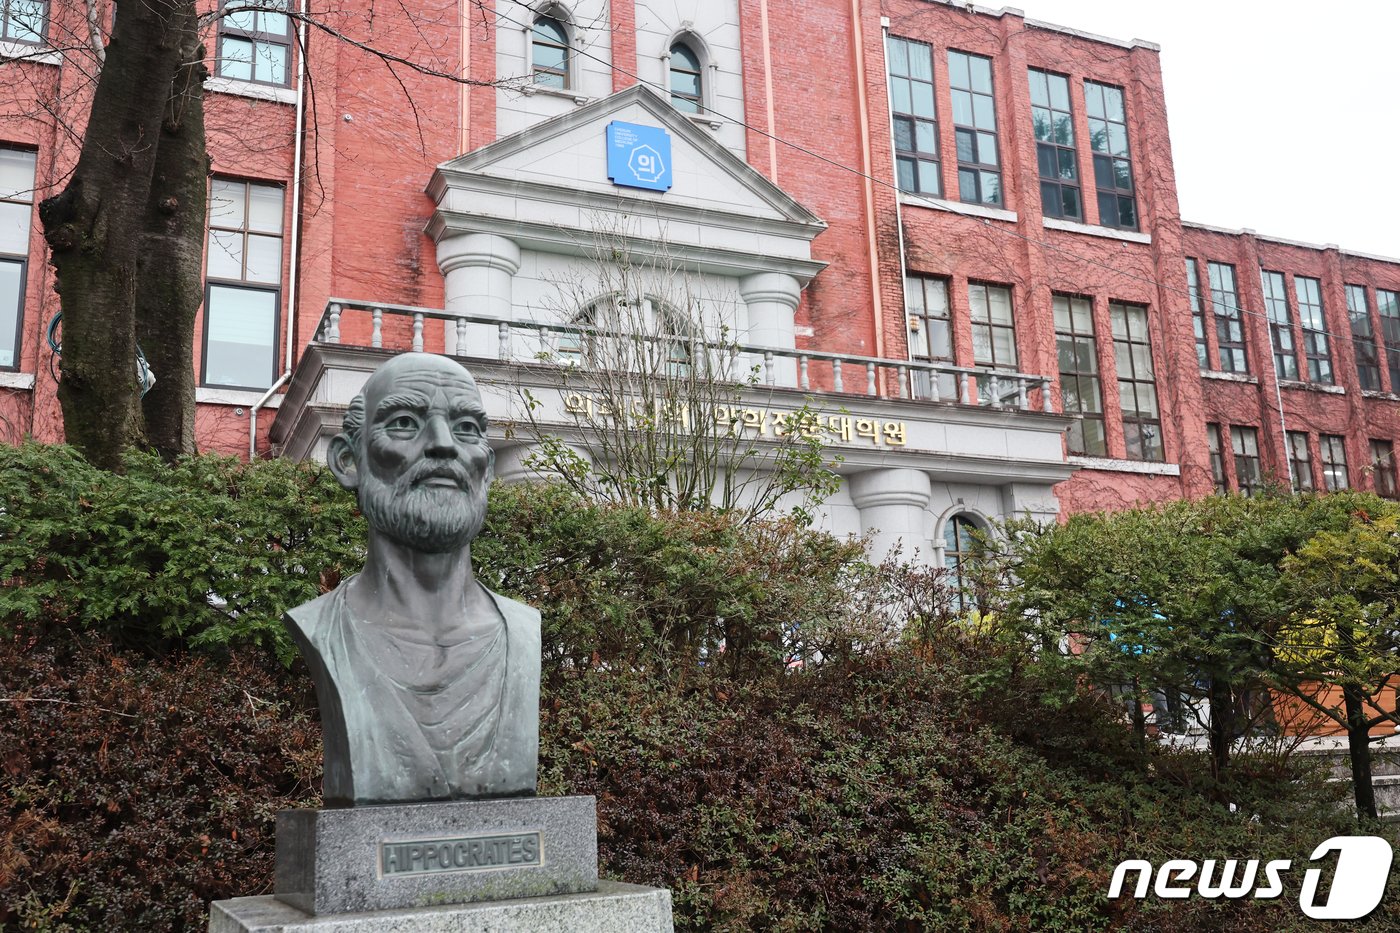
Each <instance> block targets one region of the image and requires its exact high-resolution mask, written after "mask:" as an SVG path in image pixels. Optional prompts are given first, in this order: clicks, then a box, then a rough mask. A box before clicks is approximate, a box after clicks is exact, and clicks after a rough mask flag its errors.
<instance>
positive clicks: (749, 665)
mask: <svg viewBox="0 0 1400 933" xmlns="http://www.w3.org/2000/svg"><path fill="white" fill-rule="evenodd" d="M0 510H2V511H0V620H11V621H28V622H46V621H47V622H52V623H55V624H60V625H64V626H68V625H74V624H76V625H79V626H81V627H83V628H85V629H92V630H96V631H99V632H102V633H104V634H107V635H109V636H111V637H112V638H113V639H115V640H116V641H117V642H118V643H119V644H122V645H126V646H130V647H134V648H139V649H142V650H146V651H155V652H159V651H163V650H169V649H171V648H172V647H175V646H179V645H184V646H191V647H194V648H203V649H218V648H223V647H225V646H233V645H246V644H255V645H262V646H265V647H268V648H271V649H272V650H274V651H275V652H276V654H277V655H278V657H280V658H281V659H282V661H283V662H284V663H290V662H291V660H292V658H293V657H294V656H295V648H294V646H293V645H292V643H291V640H290V639H289V637H288V636H287V634H286V632H285V630H284V628H283V626H282V622H281V616H282V613H283V612H284V611H285V610H286V609H288V608H290V607H292V606H295V605H298V604H300V603H302V602H305V601H306V600H308V599H311V598H313V597H315V596H316V595H317V594H318V593H319V592H323V591H324V589H325V588H328V587H330V586H333V585H335V584H336V583H337V582H339V581H340V579H342V577H343V576H344V575H346V574H348V573H352V572H354V571H355V570H357V569H358V567H359V565H360V564H361V563H362V562H363V542H364V539H365V526H364V521H363V519H362V518H361V517H360V516H359V513H358V511H357V509H356V507H355V502H354V498H353V496H352V495H351V494H350V493H348V492H346V491H345V490H343V489H341V488H340V487H339V485H338V484H337V483H336V482H335V480H334V478H333V477H332V476H331V474H330V472H329V471H328V470H326V469H325V468H323V467H321V466H318V465H313V464H293V463H291V462H289V461H285V460H272V461H266V462H258V463H254V464H252V465H245V464H241V463H239V462H238V461H235V460H229V459H225V458H219V457H213V456H203V457H193V458H188V459H185V460H182V461H180V462H179V463H178V464H176V465H174V466H167V465H166V464H164V463H162V462H161V461H160V460H159V459H157V458H155V457H152V456H144V455H139V454H135V455H131V456H130V457H128V459H127V461H126V472H125V473H123V474H114V473H107V472H104V471H102V470H98V469H96V468H94V467H92V466H91V465H89V464H88V463H87V462H86V461H84V460H83V459H82V458H81V457H80V456H78V454H77V453H76V452H75V451H73V450H72V449H71V448H67V447H46V446H41V445H37V444H28V445H25V446H23V447H19V448H0ZM473 558H474V561H475V564H476V567H477V572H478V573H479V575H480V577H481V579H482V580H483V581H484V582H485V583H486V585H488V586H491V587H493V588H495V589H497V590H500V591H502V592H504V593H506V594H507V595H510V596H514V597H517V598H520V599H523V600H525V601H527V602H530V603H533V604H535V605H537V606H539V607H540V608H541V609H542V611H543V617H544V618H543V624H544V632H543V635H544V639H543V640H544V644H545V646H546V647H545V652H546V653H545V665H546V670H547V671H548V672H551V673H553V672H556V671H559V670H565V669H567V670H579V669H581V668H584V667H588V666H595V665H615V664H619V663H626V664H631V665H634V666H642V667H647V668H649V669H658V668H667V669H669V668H671V667H674V666H675V665H677V664H680V665H686V666H688V665H693V664H694V663H695V662H696V661H698V660H701V659H707V660H708V662H709V663H710V664H711V665H721V666H724V667H726V668H727V669H730V670H733V671H736V672H743V673H746V674H748V675H761V674H763V673H764V672H772V671H774V670H781V669H782V667H783V665H784V663H785V662H786V661H787V660H788V659H789V655H790V654H791V653H792V652H793V651H794V650H799V649H802V650H806V651H807V652H808V653H811V652H812V651H816V650H820V651H821V652H822V653H823V654H824V655H826V656H838V655H840V654H841V653H842V651H843V650H844V648H845V647H848V646H849V645H850V644H851V643H853V642H855V641H861V640H864V641H869V638H868V634H869V633H868V632H864V631H861V630H860V629H859V628H855V629H853V627H852V625H851V620H853V619H860V618H861V617H862V616H863V614H865V613H866V612H867V610H866V609H865V608H864V607H862V605H861V602H860V599H859V586H858V585H856V584H857V578H858V577H859V576H860V575H861V574H863V573H866V572H868V568H866V567H865V566H864V563H863V561H862V551H861V548H860V545H859V544H857V543H850V542H840V541H837V540H836V539H834V538H832V537H831V536H829V535H824V534H820V533H817V532H812V531H808V530H806V529H803V528H800V527H798V526H796V525H795V524H793V523H791V522H777V523H773V524H767V525H755V524H750V525H744V524H740V523H738V522H736V521H735V520H733V519H732V518H730V517H727V516H724V515H717V514H710V515H682V516H656V515H652V514H650V513H648V512H647V511H645V510H641V509H635V508H624V507H616V506H605V505H597V504H593V503H589V502H585V501H583V500H581V499H579V498H578V497H577V496H576V495H574V494H572V493H570V492H568V491H567V490H565V489H564V488H562V487H557V486H500V485H497V486H496V487H494V488H493V489H492V490H491V499H490V508H489V511H488V515H487V523H486V527H485V529H484V531H483V534H482V536H481V537H480V538H478V540H477V541H476V543H475V544H474V546H473ZM793 633H800V636H797V637H800V640H801V644H800V645H795V644H794V635H793ZM721 646H723V650H722V651H721V650H720V648H721Z"/></svg>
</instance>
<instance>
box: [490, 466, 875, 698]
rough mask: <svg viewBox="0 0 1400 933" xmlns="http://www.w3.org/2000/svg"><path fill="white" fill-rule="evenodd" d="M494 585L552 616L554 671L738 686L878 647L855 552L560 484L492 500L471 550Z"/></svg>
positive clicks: (778, 525)
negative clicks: (675, 674) (792, 665)
mask: <svg viewBox="0 0 1400 933" xmlns="http://www.w3.org/2000/svg"><path fill="white" fill-rule="evenodd" d="M472 557H473V560H474V562H475V564H476V567H477V573H478V575H479V577H480V578H481V579H482V581H483V582H484V583H486V585H487V586H490V587H492V588H494V589H497V590H500V591H501V592H504V593H506V594H508V595H510V596H514V597H516V598H518V599H522V600H524V601H525V602H528V603H531V604H533V605H536V606H538V607H539V608H540V610H541V613H542V614H543V620H542V622H543V627H544V631H543V636H544V651H545V669H546V672H547V674H552V675H555V676H557V675H558V674H559V673H561V672H563V671H568V670H572V671H578V670H583V669H586V668H589V667H599V666H604V667H608V666H617V665H627V666H631V667H634V668H646V669H649V670H653V671H671V670H688V669H692V668H694V667H695V666H696V664H697V662H701V663H704V664H705V665H706V666H708V667H711V668H715V667H718V668H722V669H724V670H725V671H727V672H729V673H732V674H736V675H742V676H761V675H763V674H765V673H767V674H774V673H779V672H781V671H782V670H783V669H784V667H785V665H786V664H787V663H788V662H789V661H792V660H794V659H800V658H809V659H810V658H812V657H815V656H818V655H820V656H821V657H823V658H825V659H828V660H831V659H834V658H839V657H843V656H845V655H846V654H847V653H849V652H850V651H851V650H853V647H854V646H855V645H857V644H860V645H867V646H868V645H870V644H871V643H872V642H874V641H878V640H879V638H880V635H881V628H882V625H883V622H882V620H881V619H879V618H878V617H877V616H875V615H874V614H873V613H872V611H871V607H870V606H869V605H868V604H867V603H864V602H862V592H861V591H862V587H861V585H860V582H859V581H860V579H861V578H862V576H863V575H865V574H868V573H869V572H870V568H868V567H867V566H866V565H865V562H864V551H863V549H862V547H861V545H860V543H859V542H851V541H838V540H837V539H835V538H833V537H831V536H830V535H827V534H822V533H820V532H815V531H811V530H808V529H806V528H803V527H801V526H800V525H798V524H796V523H795V522H792V521H776V522H769V523H751V524H742V523H740V522H739V521H738V520H737V519H736V518H734V517H732V516H728V515H725V514H722V513H680V514H669V515H668V514H662V515H656V514H652V513H650V512H648V511H646V510H645V509H640V508H634V507H627V506H616V505H599V504H594V503H590V502H587V501H585V500H583V499H581V498H580V497H579V496H578V495H577V494H575V493H573V492H571V491H569V490H568V489H566V488H564V487H562V486H547V485H539V486H513V487H496V488H493V489H492V497H491V509H490V511H489V513H488V515H487V522H486V527H485V529H484V531H483V533H482V535H481V537H480V538H478V539H477V541H476V543H475V544H474V545H473V546H472Z"/></svg>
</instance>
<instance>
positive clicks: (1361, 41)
mask: <svg viewBox="0 0 1400 933" xmlns="http://www.w3.org/2000/svg"><path fill="white" fill-rule="evenodd" d="M980 2H981V4H982V5H983V6H988V7H991V8H993V9H996V8H998V7H999V6H1000V4H998V3H996V2H988V0H980ZM1004 2H1005V3H1007V4H1008V5H1010V6H1015V7H1018V8H1021V9H1024V10H1025V13H1026V16H1027V17H1028V18H1030V19H1037V20H1042V21H1044V22H1051V23H1056V24H1058V25H1062V26H1070V27H1073V28H1075V29H1081V30H1084V31H1086V32H1093V33H1097V34H1099V35H1102V36H1110V37H1112V38H1115V39H1135V38H1136V39H1147V40H1149V41H1152V42H1156V43H1157V44H1158V45H1160V46H1161V47H1162V77H1163V81H1164V83H1165V85H1166V91H1167V118H1168V121H1169V123H1170V127H1171V139H1172V157H1173V161H1174V163H1175V166H1176V183H1177V189H1178V195H1179V197H1180V201H1181V214H1182V217H1183V218H1185V219H1186V220H1194V221H1198V222H1200V223H1206V224H1211V225H1214V226H1220V227H1228V228H1230V229H1232V230H1233V229H1238V228H1241V227H1249V228H1251V229H1253V230H1255V231H1257V232H1259V233H1263V234H1270V235H1273V236H1279V237H1284V238H1287V239H1292V240H1303V241H1305V242H1309V243H1336V244H1339V245H1340V246H1342V247H1345V248H1347V249H1350V250H1355V251H1357V252H1363V253H1375V254H1379V255H1382V256H1390V257H1395V258H1400V2H1396V0H1341V2H1331V3H1321V2H1317V0H1308V2H1299V0H1273V2H1268V0H1004Z"/></svg>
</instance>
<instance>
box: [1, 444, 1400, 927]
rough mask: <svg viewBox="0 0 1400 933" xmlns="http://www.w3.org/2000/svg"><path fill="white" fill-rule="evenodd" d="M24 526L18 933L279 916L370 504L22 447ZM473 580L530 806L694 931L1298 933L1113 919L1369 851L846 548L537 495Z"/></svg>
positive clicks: (18, 621) (5, 851)
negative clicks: (1139, 870)
mask: <svg viewBox="0 0 1400 933" xmlns="http://www.w3.org/2000/svg"><path fill="white" fill-rule="evenodd" d="M0 509H3V514H0V580H3V583H0V618H3V619H4V620H5V622H6V627H7V629H8V631H7V632H6V633H5V634H3V635H0V799H3V803H0V926H3V927H4V928H5V929H12V928H20V929H40V930H48V931H53V933H65V931H79V930H110V929H140V930H149V931H152V933H162V931H170V930H196V929H200V928H202V926H203V924H204V922H205V920H204V909H205V904H206V903H207V902H208V901H210V900H215V899H221V898H225V897H231V896H235V895H242V894H255V893H263V892H266V891H267V890H269V889H270V886H271V877H272V854H273V848H272V834H273V827H272V819H273V814H274V812H275V811H276V810H277V809H279V808H283V807H289V806H315V805H317V804H318V803H319V798H318V794H319V790H318V788H319V775H320V760H321V759H320V755H321V750H320V743H319V738H318V733H319V730H318V729H317V727H316V725H315V714H314V709H313V705H314V696H313V694H312V691H311V684H310V679H309V677H308V676H307V675H306V673H305V671H304V669H302V668H301V667H300V665H298V664H293V665H292V666H291V667H290V668H288V667H287V666H286V665H285V663H284V664H278V663H277V661H276V660H274V658H273V655H272V654H271V653H270V651H269V649H273V650H275V651H277V652H278V653H279V654H280V655H281V657H282V659H283V661H284V662H286V661H287V659H288V658H289V657H290V655H289V653H288V652H287V650H286V649H287V646H286V641H285V636H284V635H283V634H282V626H281V623H280V615H281V612H282V611H283V610H284V609H285V608H286V607H287V606H290V605H294V604H296V603H298V602H301V601H303V600H305V599H308V598H310V597H312V596H314V595H315V594H316V592H317V591H318V589H320V588H321V587H323V586H329V585H332V584H334V583H335V582H336V581H337V580H338V579H339V578H340V577H341V576H342V575H343V574H344V573H347V572H350V571H353V570H354V569H356V568H357V566H358V562H359V559H360V555H359V552H358V549H359V547H360V542H361V541H362V540H363V526H362V525H361V519H360V518H359V517H358V515H357V514H356V512H355V509H354V503H353V500H352V499H351V497H350V496H349V495H348V494H346V493H344V492H343V491H342V490H340V489H339V488H338V487H337V486H336V485H335V483H334V481H333V480H332V479H331V478H330V477H329V475H328V474H327V473H326V472H325V471H324V470H322V469H320V468H318V467H309V466H295V465H292V464H288V463H284V462H272V463H261V464H254V465H251V466H243V465H239V464H236V463H233V462H232V461H227V460H218V459H215V458H195V459H192V460H188V461H185V462H182V463H180V464H178V465H177V466H175V467H173V468H172V467H166V466H163V465H161V464H159V463H158V462H156V461H154V460H150V459H147V458H142V457H134V458H132V459H131V460H130V461H129V462H128V472H127V474H126V475H125V476H113V475H110V474H105V473H99V472H98V471H95V470H92V469H91V468H89V467H87V466H86V465H85V464H84V463H83V462H82V461H81V460H79V459H78V458H77V457H76V456H75V455H74V454H72V453H71V452H69V451H67V450H65V449H63V448H37V447H24V448H20V449H18V450H0ZM474 552H475V553H474V557H475V559H476V562H477V566H478V570H479V572H480V574H481V576H482V578H483V580H484V581H485V582H486V583H487V584H488V585H490V586H493V587H495V588H498V589H500V590H502V591H504V592H506V593H508V594H511V595H514V596H517V597H520V598H524V599H526V600H528V601H530V602H532V603H535V604H536V605H538V606H540V607H541V608H542V610H543V617H544V626H545V639H544V640H545V644H546V646H547V651H548V652H549V655H548V658H547V666H546V671H547V678H546V683H545V685H544V691H543V698H542V703H543V707H542V714H541V761H540V766H541V767H540V778H541V790H542V792H544V793H548V794H564V793H589V794H595V795H596V796H597V797H598V801H599V817H600V819H599V843H600V857H601V865H602V869H603V872H604V874H605V875H606V876H609V877H621V878H623V879H625V880H628V881H633V882H639V883H651V884H657V885H662V886H665V887H668V888H670V889H671V890H672V891H673V894H674V897H675V905H676V924H677V928H678V929H680V930H720V931H739V930H754V929H758V930H778V931H784V930H790V931H805V930H857V929H858V930H898V931H906V930H924V929H928V930H950V931H963V930H967V931H972V930H977V931H992V930H998V931H1013V930H1026V929H1034V930H1047V931H1056V930H1058V931H1070V930H1073V931H1079V930H1098V929H1127V930H1141V931H1157V930H1173V931H1184V933H1190V931H1206V930H1218V929H1230V930H1239V931H1246V933H1248V931H1263V930H1276V929H1297V930H1306V929H1309V926H1308V925H1307V924H1306V923H1305V922H1303V920H1302V918H1301V916H1300V915H1299V913H1298V912H1297V910H1296V908H1295V907H1294V905H1295V904H1296V884H1297V882H1298V881H1299V880H1300V878H1301V872H1299V871H1295V872H1293V873H1292V875H1291V876H1289V878H1288V880H1289V881H1290V883H1292V884H1293V885H1295V889H1294V891H1293V892H1291V893H1290V894H1286V895H1285V896H1284V897H1283V898H1281V899H1279V900H1277V901H1269V902H1256V901H1253V900H1246V901H1241V902H1224V903H1216V902H1207V901H1202V900H1200V899H1198V898H1192V899H1190V900H1187V901H1171V902H1169V901H1155V900H1153V901H1146V902H1137V901H1133V900H1130V899H1122V900H1118V901H1114V902H1109V901H1108V900H1106V898H1105V897H1104V894H1105V892H1106V890H1107V886H1108V881H1109V876H1110V873H1111V871H1112V868H1113V866H1114V865H1116V864H1117V863H1118V862H1119V861H1121V860H1123V859H1125V858H1145V859H1148V860H1150V861H1152V862H1153V863H1154V864H1160V863H1161V862H1162V861H1164V860H1165V859H1167V858H1171V857H1184V856H1190V857H1196V858H1212V857H1214V858H1228V857H1234V858H1261V859H1266V858H1272V857H1283V858H1291V859H1294V860H1295V861H1297V860H1301V859H1302V858H1305V857H1306V855H1307V854H1308V853H1309V852H1311V850H1312V847H1313V846H1315V845H1316V844H1317V843H1319V842H1321V841H1322V840H1323V839H1326V838H1327V837H1329V836H1331V835H1334V834H1337V833H1346V832H1352V831H1354V828H1355V824H1354V823H1353V822H1351V821H1350V820H1348V819H1347V818H1346V817H1345V816H1344V815H1343V811H1342V810H1341V809H1340V808H1339V807H1338V806H1336V797H1337V793H1338V791H1339V790H1340V788H1338V787H1337V786H1336V785H1332V786H1330V787H1329V786H1327V785H1324V784H1321V783H1319V782H1318V781H1316V780H1312V779H1310V778H1307V777H1306V776H1300V775H1295V774H1291V773H1289V772H1288V770H1287V769H1286V768H1276V769H1274V770H1272V771H1269V770H1263V769H1261V770H1260V771H1259V772H1257V773H1255V774H1252V775H1251V774H1247V773H1246V772H1245V769H1240V773H1238V774H1235V775H1234V776H1233V777H1231V778H1229V779H1227V780H1225V781H1222V782H1206V781H1204V779H1203V778H1202V777H1201V776H1200V775H1201V774H1202V773H1203V771H1204V770H1205V769H1203V768H1202V767H1201V764H1200V761H1199V759H1198V758H1191V757H1188V756H1184V755H1183V754H1182V753H1166V752H1160V751H1152V752H1147V753H1144V752H1142V751H1140V750H1139V749H1138V747H1137V745H1136V743H1135V742H1134V741H1133V740H1132V737H1131V735H1130V734H1129V733H1128V732H1127V730H1125V728H1124V727H1123V724H1122V723H1121V722H1120V721H1119V719H1118V716H1117V713H1116V711H1114V710H1111V709H1106V708H1105V707H1104V706H1103V705H1102V704H1101V702H1100V701H1099V700H1097V699H1095V698H1094V697H1093V696H1091V695H1089V694H1086V693H1085V692H1084V691H1083V690H1082V689H1081V688H1080V686H1079V684H1078V682H1077V681H1076V679H1075V678H1074V677H1073V676H1072V674H1069V675H1067V674H1066V673H1065V672H1064V671H1063V670H1061V669H1060V668H1059V667H1058V666H1056V665H1049V664H1044V663H1041V662H1038V661H1037V660H1036V657H1035V656H1034V655H1033V654H1031V653H1030V652H1028V651H1027V650H1026V645H1025V642H1024V641H1022V640H1019V639H1012V640H1010V641H1008V640H1007V639H1006V638H1005V635H1006V631H1005V627H1004V626H1002V625H999V624H998V623H997V620H996V619H995V618H992V617H990V616H989V617H982V618H981V619H980V620H978V621H976V622H974V623H973V624H963V623H960V622H957V621H956V620H952V619H951V618H950V617H948V613H947V612H946V611H944V609H945V608H946V606H945V604H946V602H947V599H946V597H947V594H946V593H945V592H944V587H943V583H941V582H940V580H941V578H940V577H939V576H938V575H937V574H932V575H928V576H927V577H919V578H917V579H915V578H912V577H895V578H893V580H892V579H891V578H890V577H889V576H881V575H879V574H875V571H872V569H871V568H869V567H868V566H866V565H865V563H864V561H863V560H862V559H861V557H860V552H859V547H858V545H850V544H844V543H841V542H837V541H835V540H833V539H831V538H830V537H828V536H823V535H819V534H814V533H811V532H808V531H805V530H802V529H799V528H796V527H795V526H792V525H783V524H778V525H759V526H740V525H738V524H735V523H734V522H731V521H729V520H727V519H726V518H725V517H724V516H722V515H720V516H716V515H671V516H654V515H650V514H648V513H646V512H644V511H639V510H634V509H625V508H617V507H599V506H592V505H588V504H585V503H583V502H581V501H580V500H578V499H577V498H575V497H574V496H572V495H571V494H569V493H567V492H564V491H561V490H559V489H554V488H550V487H534V488H520V487H516V488H507V489H499V490H494V491H493V496H492V501H491V510H490V513H489V515H488V527H487V530H486V532H485V533H484V534H483V535H482V537H481V538H479V539H478V541H477V543H476V545H475V547H474ZM872 574H874V576H872ZM873 593H875V594H884V595H886V596H888V595H889V594H890V593H894V594H895V595H896V596H898V597H899V598H900V599H902V600H903V602H902V603H901V605H903V606H904V610H905V611H906V612H908V613H909V614H911V615H912V616H914V617H917V618H918V619H919V620H920V623H921V628H920V632H919V634H920V635H921V637H922V640H921V641H919V642H917V643H916V644H915V645H914V646H913V649H912V650H911V649H909V648H904V647H898V646H896V647H893V648H888V647H884V646H883V645H884V641H885V638H886V633H885V631H884V625H885V622H886V619H885V617H884V615H883V614H882V613H877V612H875V611H874V610H872V608H871V606H870V605H868V603H870V602H872V596H871V594H873ZM210 594H217V595H218V596H219V597H220V598H221V600H222V603H223V605H221V606H218V607H216V606H215V605H214V604H213V603H211V600H210V598H209V597H210ZM259 645H261V646H262V647H258V646H259ZM215 647H217V648H220V650H219V651H217V652H211V651H209V650H208V649H211V648H215ZM804 653H805V654H806V658H807V660H808V661H811V660H813V659H815V658H817V657H820V659H821V660H822V662H823V663H821V664H819V665H818V664H812V663H808V664H806V665H805V666H803V667H801V668H798V669H794V668H792V667H790V666H789V661H790V660H792V658H793V656H794V655H803V654H804ZM1047 697H1049V698H1053V699H1054V702H1055V707H1054V709H1053V711H1051V710H1050V707H1049V706H1047V704H1046V702H1045V700H1044V699H1043V698H1047ZM1227 803H1234V804H1236V805H1237V807H1236V809H1234V810H1231V809H1230V808H1229V807H1227V806H1226V804H1227ZM1294 876H1297V877H1294ZM1394 910H1395V908H1394V907H1391V906H1388V905H1387V904H1383V905H1382V908H1381V910H1380V911H1379V912H1378V913H1377V914H1376V915H1375V916H1374V917H1373V918H1372V919H1371V921H1369V922H1368V923H1367V924H1365V925H1363V926H1362V927H1361V928H1363V929H1376V930H1380V929H1387V928H1392V927H1393V926H1394V924H1395V919H1396V918H1395V916H1394ZM1387 911H1389V913H1387Z"/></svg>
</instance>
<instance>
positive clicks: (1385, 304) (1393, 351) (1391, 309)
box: [1376, 288, 1400, 392]
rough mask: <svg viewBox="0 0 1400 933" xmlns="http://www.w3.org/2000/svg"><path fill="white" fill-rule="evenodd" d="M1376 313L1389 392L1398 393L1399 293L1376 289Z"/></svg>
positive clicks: (1399, 358) (1399, 380)
mask: <svg viewBox="0 0 1400 933" xmlns="http://www.w3.org/2000/svg"><path fill="white" fill-rule="evenodd" d="M1376 311H1377V312H1379V314H1380V319H1381V339H1382V340H1384V341H1385V368H1386V372H1387V374H1388V375H1389V376H1390V391H1391V392H1400V292H1391V291H1386V290H1385V289H1383V288H1378V289H1376Z"/></svg>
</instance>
